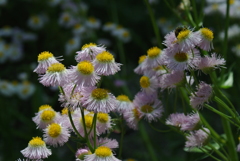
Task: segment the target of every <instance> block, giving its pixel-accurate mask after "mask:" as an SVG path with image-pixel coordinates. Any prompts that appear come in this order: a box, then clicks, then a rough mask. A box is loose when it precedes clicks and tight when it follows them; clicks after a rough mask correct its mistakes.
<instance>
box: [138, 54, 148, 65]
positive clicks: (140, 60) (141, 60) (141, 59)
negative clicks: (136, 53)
mask: <svg viewBox="0 0 240 161" xmlns="http://www.w3.org/2000/svg"><path fill="white" fill-rule="evenodd" d="M146 57H147V56H146V55H142V56H140V57H139V60H138V64H141V63H142V62H143V61H144V60H145V59H146Z"/></svg>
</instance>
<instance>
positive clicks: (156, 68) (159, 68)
mask: <svg viewBox="0 0 240 161" xmlns="http://www.w3.org/2000/svg"><path fill="white" fill-rule="evenodd" d="M154 70H164V68H163V66H161V65H159V66H157V67H155V68H154Z"/></svg>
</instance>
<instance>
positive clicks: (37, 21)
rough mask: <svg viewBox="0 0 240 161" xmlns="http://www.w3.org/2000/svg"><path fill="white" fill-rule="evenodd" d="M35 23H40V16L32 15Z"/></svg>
mask: <svg viewBox="0 0 240 161" xmlns="http://www.w3.org/2000/svg"><path fill="white" fill-rule="evenodd" d="M32 20H33V23H35V24H38V23H39V21H40V20H39V18H38V17H37V16H33V17H32Z"/></svg>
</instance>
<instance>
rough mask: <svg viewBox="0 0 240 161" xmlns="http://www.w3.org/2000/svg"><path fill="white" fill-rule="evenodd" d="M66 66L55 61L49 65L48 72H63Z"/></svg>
mask: <svg viewBox="0 0 240 161" xmlns="http://www.w3.org/2000/svg"><path fill="white" fill-rule="evenodd" d="M65 69H66V68H65V66H64V65H63V64H62V63H54V64H52V65H51V66H49V67H48V69H47V72H62V71H64V70H65Z"/></svg>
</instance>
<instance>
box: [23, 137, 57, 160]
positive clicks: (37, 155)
mask: <svg viewBox="0 0 240 161" xmlns="http://www.w3.org/2000/svg"><path fill="white" fill-rule="evenodd" d="M21 153H22V154H23V156H24V157H26V158H29V159H34V160H37V159H44V158H47V157H48V156H49V155H51V154H52V152H51V150H50V149H48V148H47V147H46V144H45V142H44V141H43V140H42V139H41V138H40V137H33V139H32V140H30V141H29V143H28V147H27V148H25V149H23V150H22V151H21Z"/></svg>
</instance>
